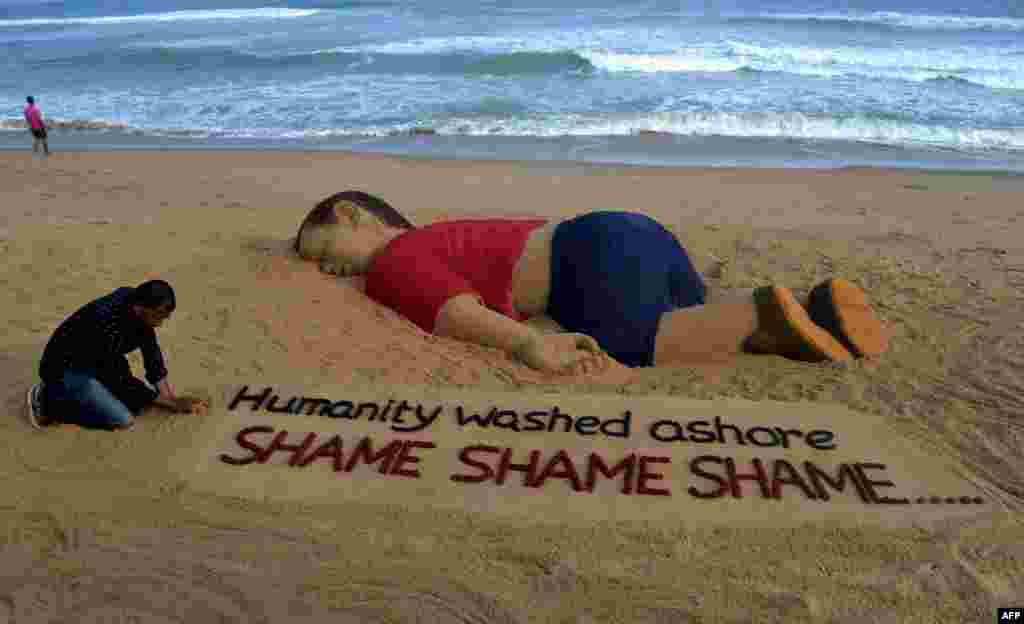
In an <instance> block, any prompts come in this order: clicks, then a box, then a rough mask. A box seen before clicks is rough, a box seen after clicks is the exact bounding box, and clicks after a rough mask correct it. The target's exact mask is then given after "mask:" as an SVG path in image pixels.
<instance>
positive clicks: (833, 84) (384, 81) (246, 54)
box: [0, 0, 1024, 170]
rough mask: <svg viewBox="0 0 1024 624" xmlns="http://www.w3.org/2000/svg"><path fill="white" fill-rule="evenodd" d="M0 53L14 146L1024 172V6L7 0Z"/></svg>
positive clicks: (911, 0) (856, 0)
mask: <svg viewBox="0 0 1024 624" xmlns="http://www.w3.org/2000/svg"><path fill="white" fill-rule="evenodd" d="M552 5H557V6H552ZM965 6H966V8H965ZM0 59H2V60H0V67H2V69H3V71H2V72H0V110H2V111H4V112H3V113H0V126H3V127H4V129H5V131H0V135H3V136H4V138H5V139H6V140H5V142H4V144H11V145H13V144H14V143H12V141H16V142H18V143H19V144H21V143H24V140H25V139H24V134H23V133H24V130H22V129H21V126H20V116H21V108H22V106H23V104H24V97H25V96H26V95H30V94H31V95H34V96H36V98H37V100H38V102H39V104H40V105H41V107H42V109H43V111H44V113H45V114H46V116H47V117H49V118H50V119H51V120H58V121H67V122H72V121H74V122H90V125H91V126H94V128H93V129H90V130H77V131H74V132H70V133H68V134H69V138H68V139H67V140H68V141H70V142H71V144H74V145H78V146H80V147H81V146H85V147H88V146H90V145H93V146H94V145H101V144H102V145H107V146H109V145H110V144H118V145H127V146H151V145H165V146H167V145H170V146H175V145H185V146H195V145H206V146H237V145H244V146H248V145H259V146H264V147H275V146H279V147H295V146H311V147H324V146H327V147H331V146H336V147H341V148H345V149H360V148H363V149H379V150H383V151H393V152H399V153H401V152H403V151H406V152H410V153H416V152H417V151H418V150H419V151H421V152H422V151H423V150H426V151H427V152H429V151H430V150H432V149H434V150H437V149H442V148H443V149H448V150H449V151H451V152H452V153H455V154H456V155H458V154H462V155H471V156H480V155H481V154H484V155H485V156H489V157H490V156H493V157H503V156H505V157H516V158H519V157H526V158H530V157H537V158H541V157H546V156H551V157H554V158H571V157H573V156H575V157H578V158H579V159H583V160H586V159H587V155H588V154H590V155H592V156H593V157H594V158H595V159H600V158H604V159H605V160H609V159H610V160H621V161H624V162H659V161H660V160H666V159H667V160H672V158H670V156H673V155H674V156H675V157H676V159H677V160H678V159H679V158H683V159H685V160H687V162H692V163H697V164H699V163H701V162H703V161H707V164H715V162H718V161H715V158H719V160H722V159H724V160H725V161H730V158H732V159H733V160H734V161H737V162H738V161H743V159H744V158H745V159H746V160H745V161H743V162H747V161H753V162H754V163H755V164H756V162H759V161H761V160H764V161H766V162H767V161H771V160H772V159H771V158H769V155H776V156H778V155H779V154H782V155H788V157H789V159H790V160H792V161H794V162H795V161H797V160H800V158H803V159H804V161H810V160H814V159H817V160H820V161H822V162H825V163H827V162H830V161H835V160H838V161H841V162H860V163H863V164H873V163H878V164H897V165H898V164H911V165H912V164H914V163H919V162H925V163H927V162H928V161H929V159H931V160H932V161H934V162H954V163H960V164H961V165H963V164H967V165H970V164H971V163H979V166H982V165H987V166H993V164H995V166H996V167H997V168H1008V169H1021V170H1024V164H1022V163H1024V0H1002V1H1001V2H996V1H987V2H986V1H982V2H975V3H974V4H973V5H969V6H968V5H967V3H953V2H952V1H951V0H935V1H927V2H926V1H924V0H893V1H885V2H883V1H881V0H851V1H847V2H841V3H828V2H815V1H814V0H773V1H771V2H752V1H749V0H703V1H697V2H693V1H690V0H684V1H682V2H678V1H675V0H672V1H667V0H616V1H611V0H561V1H559V2H550V1H547V2H543V3H541V2H538V1H537V0H500V1H497V0H484V1H467V0H293V1H291V2H287V3H273V2H268V1H262V2H261V1H260V0H249V1H246V0H233V1H225V0H214V1H207V0H203V1H200V0H192V1H188V0H146V1H145V2H142V1H141V0H130V1H127V2H83V1H82V0H71V1H68V2H48V1H47V2H44V1H39V0H0ZM80 125H81V124H80ZM416 128H430V129H432V130H433V131H434V132H436V133H437V135H436V136H434V137H427V136H425V135H423V134H420V135H417V137H416V138H415V139H409V138H408V137H409V135H410V132H411V131H412V130H413V129H416ZM71 135H73V137H71ZM394 137H407V138H405V139H395V138H394ZM56 138H57V139H58V140H56V141H54V143H55V144H59V142H60V141H59V139H60V137H56ZM439 146H440V147H439ZM444 146H447V147H444ZM503 146H504V147H503ZM587 146H591V147H589V148H588V147H587ZM702 155H706V156H702ZM801 155H802V156H801ZM762 156H763V158H762ZM702 158H703V161H702ZM737 159H738V160H737ZM713 161H714V162H713ZM747 164H750V163H749V162H747Z"/></svg>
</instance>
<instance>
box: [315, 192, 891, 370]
mask: <svg viewBox="0 0 1024 624" xmlns="http://www.w3.org/2000/svg"><path fill="white" fill-rule="evenodd" d="M295 250H296V252H298V254H299V255H300V256H301V257H302V258H304V259H306V260H310V261H316V262H319V263H320V267H321V269H322V270H324V271H327V272H330V273H335V274H341V275H357V274H361V275H365V276H366V293H367V295H369V296H370V297H371V298H373V299H374V300H376V301H378V302H380V303H382V304H384V305H387V306H389V307H391V308H393V309H395V310H397V311H398V312H400V313H401V314H403V315H404V316H406V317H408V318H409V319H410V320H412V321H413V322H414V323H416V324H417V325H419V326H420V327H421V328H422V329H424V330H425V331H428V332H433V333H435V334H438V335H442V336H450V337H453V338H458V339H461V340H466V341H469V342H474V343H477V344H482V345H487V346H492V347H497V348H500V349H502V350H504V351H506V352H508V353H510V354H511V355H513V356H515V357H517V358H519V359H520V360H522V361H523V362H525V363H526V364H528V365H529V366H531V367H533V368H536V369H540V370H546V371H552V372H564V371H571V370H579V369H580V368H582V369H584V370H586V369H587V368H589V367H590V366H591V365H595V366H599V365H600V361H601V356H602V351H603V352H605V353H607V354H608V355H611V356H612V357H614V358H615V359H616V360H618V361H619V362H621V363H623V364H625V365H627V366H634V367H635V366H651V365H662V364H674V363H688V362H689V363H696V362H701V361H707V360H712V359H716V358H720V357H721V356H722V355H723V354H729V353H736V352H739V351H743V350H746V351H751V352H756V353H773V354H778V355H782V356H785V357H788V358H792V359H797V360H803V361H825V360H833V361H843V360H848V359H851V358H852V357H861V356H871V355H878V354H880V353H882V352H884V351H885V349H886V348H887V346H888V340H887V337H886V333H885V331H884V329H883V328H882V326H881V324H880V323H879V322H878V321H877V320H876V318H875V316H874V314H873V312H872V310H871V307H870V305H869V304H868V302H867V298H866V297H865V296H864V293H863V292H861V291H860V290H859V289H857V288H856V287H855V286H853V285H852V284H850V283H849V282H847V281H845V280H841V279H832V280H828V281H826V282H824V283H822V284H820V285H818V286H817V287H816V288H815V289H814V290H813V291H812V292H811V296H810V298H809V300H808V303H807V307H806V308H805V307H804V306H803V305H801V303H800V302H798V301H797V300H796V298H795V297H794V295H793V293H792V292H791V291H790V290H789V289H787V288H783V287H781V286H767V287H764V288H759V289H756V290H754V291H753V292H752V293H751V292H746V293H742V294H733V295H732V296H727V297H722V298H718V299H716V300H714V301H709V300H708V298H707V292H706V288H705V285H704V282H703V280H702V279H701V277H700V275H698V274H697V272H696V270H695V269H694V267H693V264H692V262H691V261H690V258H689V257H688V255H687V253H686V251H685V250H684V249H683V247H682V246H681V245H680V243H679V241H678V240H677V239H676V237H675V236H674V235H673V234H672V233H671V232H669V231H668V230H667V229H665V228H664V227H663V226H662V225H661V224H659V223H658V222H656V221H654V220H653V219H651V218H649V217H646V216H644V215H641V214H637V213H630V212H592V213H588V214H584V215H581V216H578V217H574V218H571V219H566V220H562V221H545V220H543V219H465V220H454V221H446V222H441V223H434V224H431V225H429V226H424V227H415V226H413V225H412V224H411V223H410V222H409V221H408V220H406V219H405V218H404V217H402V216H401V215H400V214H399V213H398V212H397V211H395V210H394V208H392V207H391V206H389V205H388V204H386V203H385V202H383V201H382V200H380V199H378V198H376V197H373V196H372V195H367V194H365V193H360V192H355V191H348V192H344V193H338V194H336V195H333V196H331V197H329V198H327V199H325V200H324V201H322V202H320V203H319V204H318V205H317V206H316V207H315V208H314V209H313V210H312V211H311V212H310V213H309V214H308V215H307V216H306V218H305V219H304V220H303V222H302V225H301V226H300V227H299V232H298V235H297V237H296V240H295ZM540 314H546V315H548V316H549V317H550V318H551V319H552V320H554V321H555V322H557V323H558V324H559V325H560V326H561V327H562V328H564V329H565V330H567V331H566V332H563V333H558V334H544V333H541V332H538V331H536V330H534V329H533V328H531V327H529V326H528V325H525V324H523V323H522V322H521V321H522V320H524V319H525V318H528V317H531V316H535V315H540Z"/></svg>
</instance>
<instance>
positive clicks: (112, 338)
mask: <svg viewBox="0 0 1024 624" xmlns="http://www.w3.org/2000/svg"><path fill="white" fill-rule="evenodd" d="M175 306H176V299H175V296H174V290H173V289H172V288H171V285H170V284H168V283H167V282H165V281H163V280H150V281H147V282H145V283H143V284H141V285H139V286H138V287H136V288H118V289H117V290H115V291H114V292H112V293H110V294H108V295H106V296H103V297H100V298H99V299H96V300H95V301H92V302H90V303H88V304H86V305H85V306H83V307H81V308H80V309H78V310H77V311H76V312H75V313H74V314H72V315H71V316H69V317H68V318H67V319H65V320H64V322H63V323H61V324H60V325H59V326H58V327H57V329H56V331H54V333H53V336H51V337H50V340H49V341H48V342H47V343H46V348H45V349H44V350H43V357H42V359H41V360H40V363H39V376H40V377H41V378H42V380H43V382H42V383H40V384H36V385H35V386H33V387H32V388H31V389H30V390H29V392H28V408H29V420H30V422H31V424H32V425H33V426H34V427H36V428H37V429H41V428H43V427H45V426H47V425H52V424H58V423H67V424H77V425H81V426H83V427H88V428H94V429H123V428H126V427H130V426H131V425H132V424H133V422H134V419H135V418H134V417H135V414H136V413H137V412H138V411H139V410H141V409H142V408H143V407H146V406H147V405H150V404H156V405H160V406H162V407H165V408H167V409H170V410H172V411H175V412H178V413H186V412H192V411H203V410H205V408H206V407H208V406H207V403H206V401H204V400H203V399H198V398H193V397H185V396H178V395H177V394H176V393H175V391H174V388H173V387H172V386H171V383H170V381H169V380H168V377H167V367H166V366H165V365H164V357H163V353H162V352H161V350H160V345H159V343H158V342H157V339H156V331H155V329H156V328H157V327H160V326H161V325H162V324H163V322H164V321H165V320H167V318H169V317H170V316H171V313H172V312H174V308H175ZM136 349H140V350H141V351H142V358H143V363H144V364H145V367H146V379H147V380H148V381H149V382H150V384H152V386H150V385H147V384H146V383H144V382H143V381H142V380H140V379H138V378H136V377H134V376H133V375H132V369H131V366H130V365H129V363H128V360H127V359H126V358H125V356H124V355H125V354H126V353H129V352H131V351H134V350H136Z"/></svg>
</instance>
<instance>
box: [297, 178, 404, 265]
mask: <svg viewBox="0 0 1024 624" xmlns="http://www.w3.org/2000/svg"><path fill="white" fill-rule="evenodd" d="M344 203H348V204H351V205H354V206H356V207H357V208H359V209H360V210H363V211H365V212H367V213H369V214H370V215H372V216H373V217H375V218H376V219H377V220H379V221H380V222H381V223H383V224H384V225H389V226H391V227H396V228H401V229H405V230H411V229H413V228H415V226H414V225H413V224H412V223H410V222H409V220H408V219H406V218H405V217H403V216H402V214H401V213H400V212H398V211H397V210H395V209H394V208H393V207H392V206H391V205H390V204H388V203H387V202H386V201H384V200H383V199H381V198H379V197H375V196H373V195H370V194H369V193H364V192H362V191H342V192H341V193H335V194H334V195H331V196H330V197H328V198H327V199H324V200H322V201H321V202H320V203H318V204H317V205H316V206H315V207H314V208H313V210H311V211H310V212H309V214H308V215H306V218H305V219H303V220H302V225H300V226H299V231H298V233H297V234H296V235H295V252H296V253H301V243H302V231H303V230H304V229H305V228H306V227H318V226H324V225H335V224H337V223H339V222H340V220H339V219H338V212H337V206H338V205H340V204H344Z"/></svg>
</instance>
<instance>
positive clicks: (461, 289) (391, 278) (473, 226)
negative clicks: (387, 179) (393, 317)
mask: <svg viewBox="0 0 1024 624" xmlns="http://www.w3.org/2000/svg"><path fill="white" fill-rule="evenodd" d="M545 223H546V221H545V220H543V219H466V220H459V221H447V222H443V223H435V224H433V225H428V226H426V227H422V228H417V229H415V230H410V231H408V232H406V233H404V234H401V235H400V236H398V237H396V238H395V239H393V240H392V241H391V242H390V243H388V245H387V247H385V248H384V250H383V251H381V252H380V253H379V254H377V256H376V257H375V258H374V259H373V263H372V264H371V265H370V269H369V271H368V272H367V275H366V294H367V295H369V297H370V298H371V299H374V300H375V301H377V302H378V303H382V304H384V305H386V306H388V307H390V308H392V309H394V310H396V311H397V312H399V313H400V314H402V315H403V316H405V317H406V318H408V319H410V320H411V321H412V322H414V323H416V324H417V325H419V326H420V328H421V329H423V330H424V331H427V332H433V331H434V322H435V321H436V320H437V313H438V311H440V309H441V306H443V305H444V304H445V302H447V301H448V300H449V299H451V298H452V297H455V296H457V295H461V294H465V293H473V294H475V295H477V296H478V297H480V299H481V300H482V301H483V303H484V304H485V305H486V306H487V307H488V308H490V309H492V310H494V311H496V312H500V313H501V314H504V315H505V316H508V317H511V318H514V319H516V320H517V321H521V320H523V316H522V315H521V314H519V313H518V312H517V311H516V310H515V308H514V307H513V306H512V275H513V273H515V268H516V262H517V261H518V260H519V256H521V255H522V253H523V248H524V246H525V244H526V238H527V237H528V236H529V235H530V232H532V231H533V230H534V229H536V228H538V227H541V226H542V225H544V224H545Z"/></svg>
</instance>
